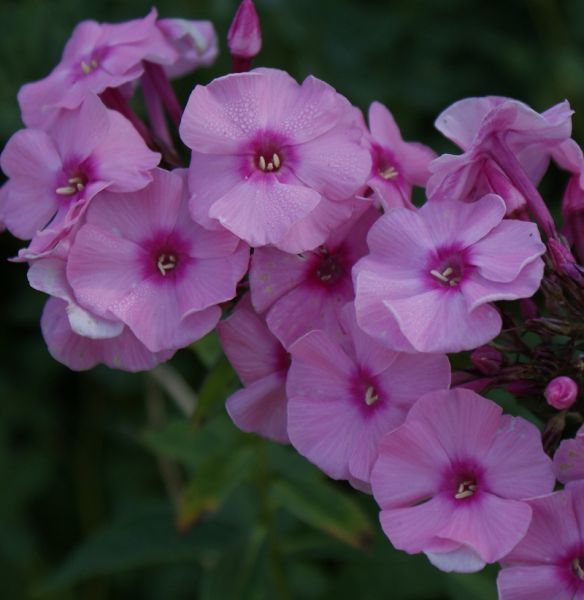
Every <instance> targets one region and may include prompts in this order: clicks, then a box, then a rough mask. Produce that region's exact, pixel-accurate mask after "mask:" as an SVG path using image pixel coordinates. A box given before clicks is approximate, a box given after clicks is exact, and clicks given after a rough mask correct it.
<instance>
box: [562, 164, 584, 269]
mask: <svg viewBox="0 0 584 600" xmlns="http://www.w3.org/2000/svg"><path fill="white" fill-rule="evenodd" d="M582 173H583V174H584V170H583V171H582ZM580 179H581V175H579V174H575V175H572V177H570V179H569V181H568V185H567V186H566V190H565V192H564V197H563V199H562V218H563V226H562V231H563V233H564V234H565V236H566V237H567V238H568V240H569V241H570V242H571V243H572V244H573V245H574V250H575V252H576V255H577V256H578V258H579V259H580V261H581V262H584V185H582V184H581V183H580Z"/></svg>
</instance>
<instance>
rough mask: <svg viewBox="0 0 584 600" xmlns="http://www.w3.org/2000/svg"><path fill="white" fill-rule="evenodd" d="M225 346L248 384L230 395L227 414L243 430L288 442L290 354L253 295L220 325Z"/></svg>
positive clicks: (239, 373)
mask: <svg viewBox="0 0 584 600" xmlns="http://www.w3.org/2000/svg"><path fill="white" fill-rule="evenodd" d="M217 333H218V334H219V340H220V341H221V347H222V348H223V351H224V352H225V355H226V356H227V358H228V359H229V362H230V363H231V365H232V366H233V368H234V369H235V372H236V373H237V374H238V375H239V378H240V379H241V382H242V383H243V385H244V388H243V389H242V390H239V391H237V392H235V393H234V394H232V395H231V396H229V398H227V401H226V407H227V412H228V413H229V416H230V417H231V419H232V421H233V422H234V423H235V424H236V425H237V427H239V428H240V429H242V430H243V431H248V432H254V433H257V434H259V435H261V436H264V437H266V438H269V439H271V440H274V441H276V442H281V443H283V444H285V443H288V441H289V440H288V427H287V419H286V407H287V400H286V390H285V383H286V374H287V373H288V367H289V365H290V358H289V356H288V353H287V352H286V351H285V350H284V348H283V347H282V345H281V344H280V343H279V342H278V340H277V339H276V338H275V337H274V336H273V335H272V333H270V330H269V329H268V328H267V326H266V323H265V321H264V320H263V319H262V317H260V316H259V315H258V314H257V313H255V312H254V310H253V308H252V306H251V302H250V300H249V294H247V295H246V296H244V297H243V298H242V299H241V300H240V301H239V302H238V303H237V306H236V307H235V309H234V311H233V313H232V314H231V315H230V316H229V317H228V318H227V319H225V320H224V321H221V322H220V323H219V324H218V325H217Z"/></svg>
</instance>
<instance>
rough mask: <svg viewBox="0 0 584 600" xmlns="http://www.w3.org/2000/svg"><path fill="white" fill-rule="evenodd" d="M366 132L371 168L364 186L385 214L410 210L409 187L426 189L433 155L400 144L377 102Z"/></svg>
mask: <svg viewBox="0 0 584 600" xmlns="http://www.w3.org/2000/svg"><path fill="white" fill-rule="evenodd" d="M369 129H370V130H371V137H370V139H369V140H368V141H369V147H370V152H371V157H372V159H373V167H372V169H371V175H370V178H369V181H368V182H367V185H369V187H370V188H371V189H372V190H373V191H374V192H375V193H376V195H377V198H378V199H379V202H380V203H381V206H383V208H384V209H385V210H388V209H389V208H394V207H405V208H412V202H411V196H412V186H414V185H417V186H420V187H423V186H425V185H426V182H427V181H428V178H429V177H430V171H429V170H428V165H429V164H430V161H431V160H432V159H434V158H435V157H436V154H435V153H434V151H433V150H431V149H430V148H428V147H426V146H423V145H422V144H418V143H416V142H404V141H403V140H402V137H401V134H400V131H399V128H398V126H397V125H396V122H395V120H394V118H393V115H392V114H391V113H390V112H389V110H388V109H387V108H386V107H385V106H383V104H381V103H380V102H373V104H371V106H370V107H369Z"/></svg>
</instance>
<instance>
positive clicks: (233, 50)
mask: <svg viewBox="0 0 584 600" xmlns="http://www.w3.org/2000/svg"><path fill="white" fill-rule="evenodd" d="M227 46H228V48H229V53H230V54H231V58H232V61H233V71H234V72H235V73H241V72H244V71H247V70H248V69H249V66H250V64H251V61H252V59H253V58H255V57H256V56H257V55H258V54H259V51H260V50H261V48H262V31H261V29H260V20H259V18H258V13H257V12H256V9H255V6H254V3H253V2H252V1H251V0H242V1H241V3H240V5H239V7H238V8H237V11H236V13H235V15H234V17H233V21H231V25H230V26H229V31H228V32H227Z"/></svg>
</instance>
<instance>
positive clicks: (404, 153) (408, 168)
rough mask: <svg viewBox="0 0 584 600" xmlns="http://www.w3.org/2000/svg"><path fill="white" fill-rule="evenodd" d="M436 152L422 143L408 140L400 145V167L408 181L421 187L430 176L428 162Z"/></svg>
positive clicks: (433, 157)
mask: <svg viewBox="0 0 584 600" xmlns="http://www.w3.org/2000/svg"><path fill="white" fill-rule="evenodd" d="M435 158H436V153H435V152H434V151H433V150H432V149H431V148H428V147H427V146H424V145H423V144H418V143H416V142H409V143H407V144H402V146H401V147H400V167H401V170H402V171H403V174H404V177H405V178H406V179H407V181H409V182H410V183H413V184H414V185H417V186H420V187H423V186H425V185H426V183H427V181H428V179H429V177H430V169H429V168H428V167H429V165H430V162H431V161H433V160H434V159H435Z"/></svg>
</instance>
